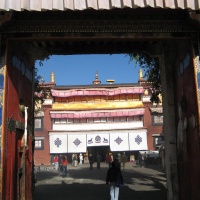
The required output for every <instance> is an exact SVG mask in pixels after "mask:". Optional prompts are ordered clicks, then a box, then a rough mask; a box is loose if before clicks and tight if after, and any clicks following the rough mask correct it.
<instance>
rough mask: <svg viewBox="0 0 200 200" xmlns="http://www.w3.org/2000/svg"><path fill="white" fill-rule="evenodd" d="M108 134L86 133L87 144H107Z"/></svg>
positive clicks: (108, 142) (89, 145) (90, 145)
mask: <svg viewBox="0 0 200 200" xmlns="http://www.w3.org/2000/svg"><path fill="white" fill-rule="evenodd" d="M109 144H110V141H109V134H106V133H104V134H87V146H88V147H92V146H109Z"/></svg>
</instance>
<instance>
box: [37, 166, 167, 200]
mask: <svg viewBox="0 0 200 200" xmlns="http://www.w3.org/2000/svg"><path fill="white" fill-rule="evenodd" d="M45 169H47V171H45ZM107 170H108V166H107V164H106V163H101V169H97V167H96V163H94V168H93V170H91V171H90V169H89V164H83V165H80V166H77V167H73V166H71V164H69V165H68V175H67V177H64V178H63V177H62V176H61V173H60V172H58V171H56V170H55V169H54V167H53V166H40V171H38V172H37V183H36V185H35V191H34V200H47V199H48V200H109V199H110V197H109V185H106V183H105V179H106V174H107ZM122 175H123V178H124V186H122V187H121V188H120V194H119V200H130V199H133V200H166V199H167V193H166V178H165V173H164V172H163V171H161V170H156V169H150V168H145V167H139V166H138V165H136V164H135V163H132V162H129V163H126V166H125V169H124V170H122Z"/></svg>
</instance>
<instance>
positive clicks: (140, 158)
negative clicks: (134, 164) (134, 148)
mask: <svg viewBox="0 0 200 200" xmlns="http://www.w3.org/2000/svg"><path fill="white" fill-rule="evenodd" d="M142 163H143V156H142V154H141V153H140V152H139V154H138V164H139V165H140V167H142Z"/></svg>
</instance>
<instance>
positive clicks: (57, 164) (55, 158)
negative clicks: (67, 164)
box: [53, 155, 59, 170]
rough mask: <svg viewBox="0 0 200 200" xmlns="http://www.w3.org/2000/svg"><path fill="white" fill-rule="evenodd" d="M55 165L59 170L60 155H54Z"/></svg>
mask: <svg viewBox="0 0 200 200" xmlns="http://www.w3.org/2000/svg"><path fill="white" fill-rule="evenodd" d="M53 162H54V166H55V170H58V167H59V157H58V155H56V156H54V160H53Z"/></svg>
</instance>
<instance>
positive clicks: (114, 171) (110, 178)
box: [106, 162, 123, 200]
mask: <svg viewBox="0 0 200 200" xmlns="http://www.w3.org/2000/svg"><path fill="white" fill-rule="evenodd" d="M106 184H110V198H111V200H118V198H119V186H120V185H122V184H123V178H122V174H121V170H120V168H119V167H116V166H115V162H112V167H111V168H110V169H108V172H107V176H106Z"/></svg>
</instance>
